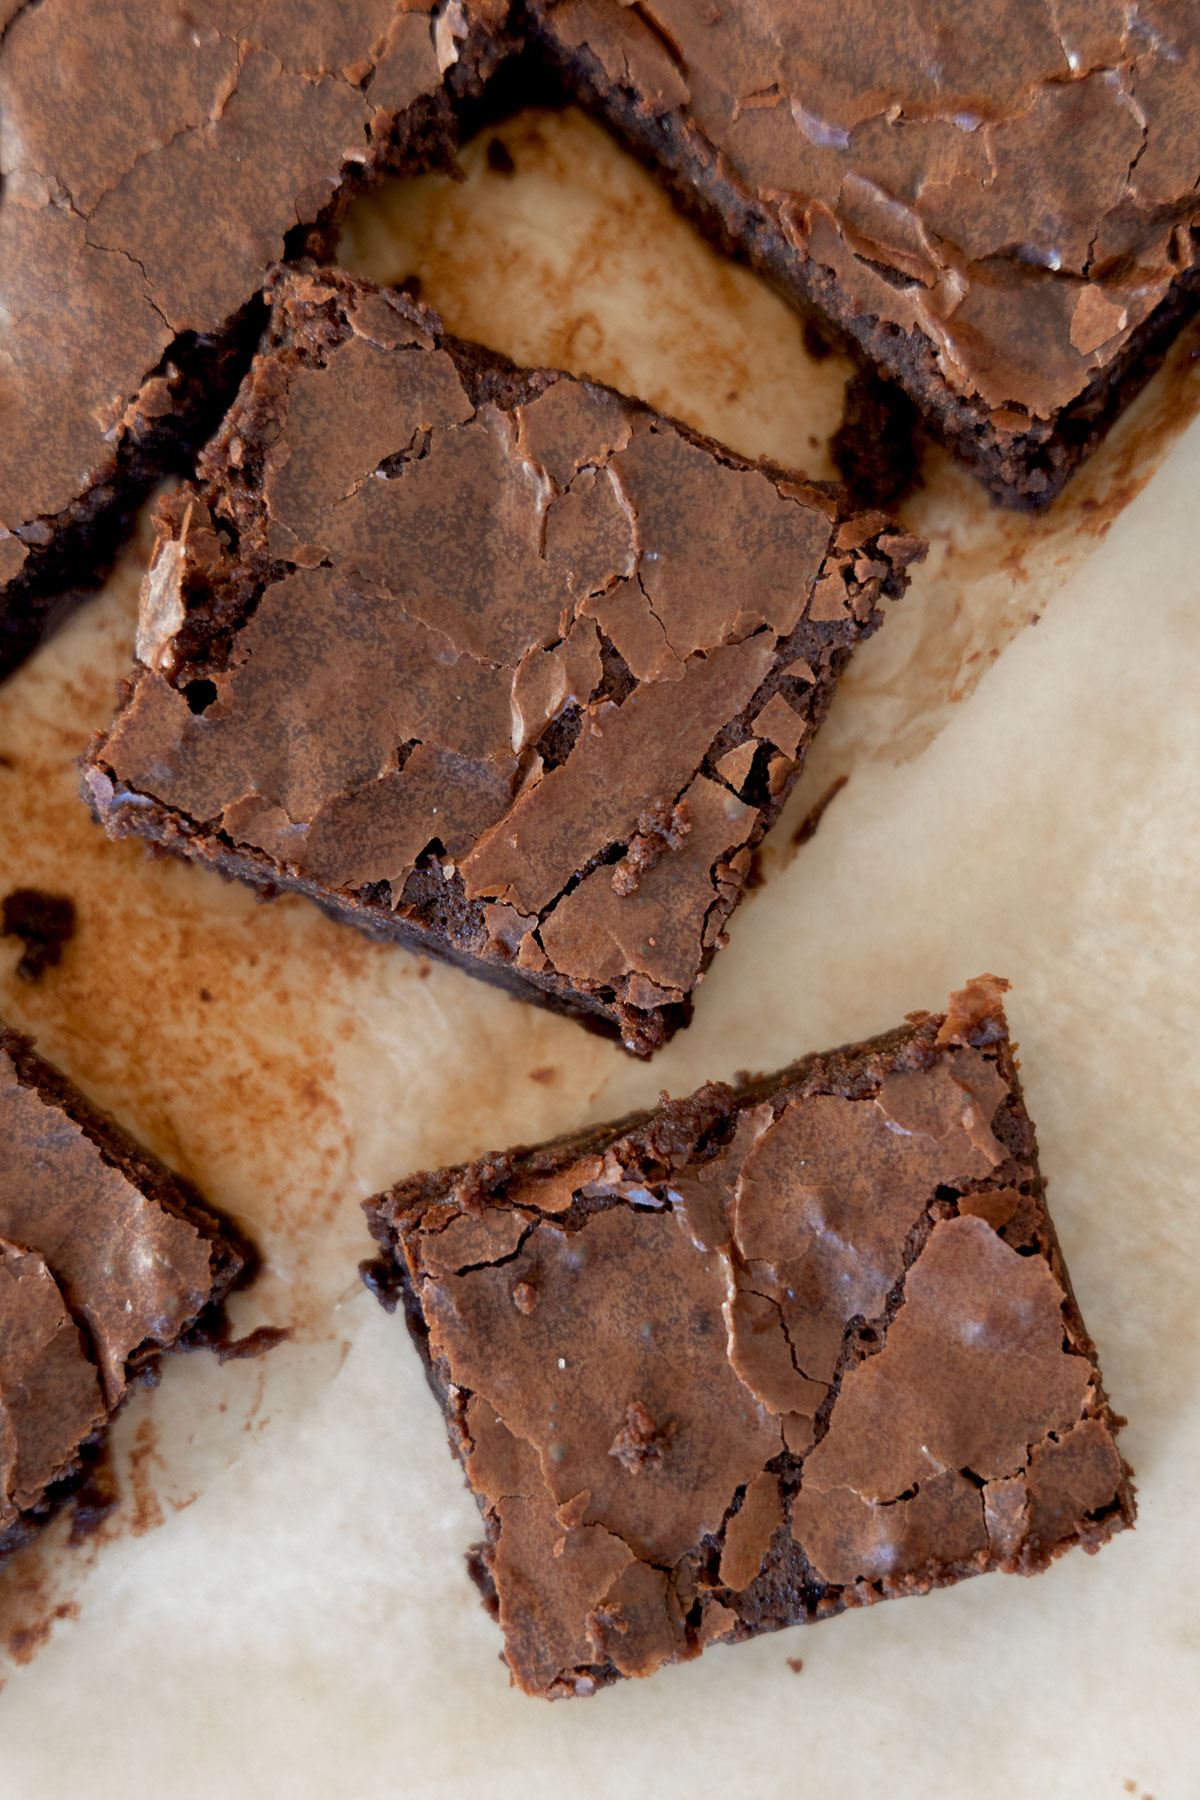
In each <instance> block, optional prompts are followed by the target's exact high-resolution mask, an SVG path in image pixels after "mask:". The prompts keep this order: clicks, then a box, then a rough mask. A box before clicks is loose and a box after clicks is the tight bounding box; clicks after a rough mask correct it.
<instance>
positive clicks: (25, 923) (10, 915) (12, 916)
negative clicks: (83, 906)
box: [4, 888, 75, 981]
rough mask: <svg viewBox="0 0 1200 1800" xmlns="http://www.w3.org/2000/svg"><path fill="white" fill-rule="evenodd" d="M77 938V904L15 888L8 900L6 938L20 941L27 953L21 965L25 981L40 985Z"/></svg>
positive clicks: (60, 896) (62, 897)
mask: <svg viewBox="0 0 1200 1800" xmlns="http://www.w3.org/2000/svg"><path fill="white" fill-rule="evenodd" d="M74 934H75V902H74V901H73V900H71V899H70V898H69V897H68V896H67V895H66V894H46V893H43V891H42V889H41V888H14V889H13V891H12V893H11V894H6V895H5V897H4V936H5V937H17V938H20V939H21V942H22V943H23V944H24V946H25V953H24V955H23V956H22V958H21V960H20V962H19V963H18V964H17V974H18V975H19V976H20V977H21V979H22V981H37V980H39V979H40V977H41V976H42V975H44V974H45V972H46V970H47V969H52V968H55V967H56V966H57V964H58V963H59V962H61V960H62V953H63V945H64V944H66V943H67V942H68V941H69V939H70V938H72V937H73V936H74Z"/></svg>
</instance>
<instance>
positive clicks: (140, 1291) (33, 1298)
mask: <svg viewBox="0 0 1200 1800" xmlns="http://www.w3.org/2000/svg"><path fill="white" fill-rule="evenodd" d="M33 1060H34V1059H33V1058H32V1057H31V1056H30V1054H29V1046H28V1044H27V1043H26V1042H25V1040H23V1039H20V1038H17V1037H15V1036H14V1035H13V1034H11V1033H8V1032H6V1031H4V1029H3V1027H2V1026H0V1533H2V1532H3V1530H4V1527H5V1525H6V1524H7V1523H8V1522H9V1519H10V1516H11V1514H12V1512H13V1510H14V1509H16V1510H23V1509H25V1508H27V1507H28V1506H29V1505H31V1504H32V1503H33V1500H34V1499H36V1498H37V1497H38V1496H39V1495H40V1492H41V1490H42V1489H44V1488H45V1487H46V1485H47V1484H48V1483H49V1481H51V1480H52V1479H54V1477H55V1475H56V1474H59V1473H61V1472H62V1470H63V1468H64V1467H65V1466H66V1465H68V1464H69V1463H70V1461H71V1459H72V1457H73V1455H74V1452H75V1450H76V1449H77V1448H78V1446H79V1444H80V1443H81V1441H82V1440H83V1439H84V1438H86V1437H87V1436H88V1435H89V1433H90V1432H91V1431H92V1429H93V1428H94V1427H95V1426H96V1425H97V1424H99V1423H100V1422H101V1420H102V1419H103V1418H104V1416H105V1414H106V1413H107V1412H109V1411H111V1410H112V1408H113V1407H115V1406H116V1405H117V1403H118V1402H119V1401H120V1399H121V1396H122V1395H123V1393H124V1391H125V1384H126V1377H127V1369H126V1365H127V1363H128V1362H129V1361H130V1359H131V1358H133V1357H135V1355H136V1354H137V1353H138V1352H140V1351H142V1350H145V1349H147V1348H149V1347H153V1346H156V1345H166V1344H169V1343H171V1342H173V1341H174V1340H175V1339H176V1338H177V1337H178V1336H179V1335H180V1333H181V1332H183V1331H184V1330H185V1329H186V1328H187V1326H188V1325H190V1324H191V1323H192V1321H193V1320H194V1319H195V1317H196V1315H197V1314H198V1313H199V1312H200V1311H201V1310H202V1309H203V1307H204V1306H205V1305H206V1303H207V1302H208V1300H209V1299H210V1298H211V1297H212V1294H213V1290H214V1274H213V1263H212V1252H211V1247H210V1244H209V1241H208V1239H206V1238H205V1237H203V1236H202V1235H201V1233H200V1232H199V1231H198V1230H197V1229H196V1227H195V1225H193V1224H191V1223H190V1222H189V1221H188V1220H187V1219H185V1218H183V1217H182V1216H177V1215H176V1214H175V1213H174V1212H172V1211H169V1210H167V1209H166V1208H164V1207H163V1206H161V1205H160V1204H159V1203H158V1202H157V1200H155V1199H152V1198H150V1197H148V1196H147V1195H146V1194H144V1193H142V1192H141V1191H140V1189H139V1188H138V1187H137V1186H135V1185H134V1182H133V1181H132V1179H131V1178H130V1174H129V1173H127V1172H126V1170H125V1169H123V1168H122V1167H121V1166H120V1158H117V1159H116V1160H114V1159H110V1158H109V1157H106V1155H105V1154H104V1152H103V1150H102V1149H101V1147H100V1145H99V1143H97V1142H96V1141H95V1140H94V1138H93V1137H92V1136H90V1135H89V1134H88V1132H87V1131H85V1130H84V1129H83V1127H82V1126H81V1125H80V1124H79V1123H77V1121H76V1120H75V1119H74V1118H72V1117H71V1115H70V1113H69V1112H67V1111H66V1110H64V1108H63V1106H62V1105H61V1104H60V1103H59V1096H58V1095H57V1094H55V1093H50V1092H41V1091H39V1088H38V1086H37V1085H36V1078H35V1076H34V1075H33V1074H32V1073H31V1069H30V1064H31V1062H32V1061H33ZM42 1066H43V1067H44V1065H42ZM56 1079H57V1078H56ZM81 1328H82V1330H81ZM85 1333H86V1336H85V1335H84V1334H85ZM31 1496H32V1498H31Z"/></svg>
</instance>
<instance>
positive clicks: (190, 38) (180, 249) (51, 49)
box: [0, 0, 503, 582]
mask: <svg viewBox="0 0 1200 1800" xmlns="http://www.w3.org/2000/svg"><path fill="white" fill-rule="evenodd" d="M4 10H6V11H7V13H8V14H9V15H10V17H9V19H8V22H7V29H6V30H5V31H4V34H3V39H2V41H0V190H2V192H0V582H3V581H5V580H8V579H11V578H12V577H13V576H14V575H15V574H17V572H18V571H19V569H20V567H21V564H22V562H23V561H24V558H25V556H26V555H27V551H28V547H29V546H31V545H37V544H40V543H43V542H45V541H46V540H47V537H48V527H47V526H46V525H45V523H44V522H43V523H39V520H42V521H44V520H45V519H46V518H47V517H48V516H52V515H54V514H57V513H59V512H60V511H62V510H63V509H64V508H65V507H67V506H68V504H69V503H70V502H71V501H72V500H73V499H74V498H75V496H76V495H78V494H80V493H82V492H83V491H85V490H86V489H87V487H88V486H89V484H90V483H91V482H93V481H96V480H98V479H101V478H103V476H104V475H105V473H106V472H107V471H109V470H110V469H111V467H112V463H113V457H114V454H115V447H116V445H117V443H118V442H119V441H120V440H121V438H122V437H123V436H124V435H125V433H126V432H127V431H129V430H130V429H132V428H133V427H134V426H135V425H136V424H137V422H138V421H139V420H140V419H141V420H145V419H153V418H154V417H155V416H157V415H159V414H162V413H164V412H167V411H169V410H170V406H171V392H172V371H171V370H170V369H169V368H165V367H164V368H163V369H162V370H161V371H159V373H158V374H157V375H155V373H154V372H155V370H156V367H157V365H158V364H159V363H160V360H161V359H162V358H163V355H164V352H165V351H166V350H167V348H168V346H170V345H171V344H172V342H173V340H174V339H176V338H177V337H179V336H180V335H181V334H185V333H206V332H215V331H218V330H219V329H220V328H221V327H222V325H223V324H224V322H225V321H226V319H227V318H228V317H230V316H231V315H233V314H235V313H236V312H237V311H238V310H239V308H241V307H242V306H244V305H245V304H246V302H247V301H248V300H249V299H250V298H251V297H252V296H253V295H254V294H255V293H256V291H257V290H258V289H259V288H260V287H261V285H262V281H263V276H264V272H265V271H266V269H267V268H268V267H269V266H270V264H271V263H272V262H274V261H275V260H277V259H278V258H279V257H280V256H281V255H282V254H283V253H284V239H285V235H286V233H287V232H288V231H289V230H290V229H291V228H292V227H293V226H295V225H296V224H297V222H298V221H303V222H306V223H307V222H310V221H311V220H313V219H314V218H315V217H316V215H317V213H318V212H319V211H320V209H321V207H322V206H323V205H324V203H325V202H326V201H327V200H328V199H329V198H330V196H331V195H332V193H333V191H334V189H335V187H336V185H337V183H338V182H339V180H340V179H341V176H342V174H343V171H344V169H345V167H346V166H347V165H348V164H349V165H353V164H356V163H357V164H362V163H363V162H365V161H367V160H368V159H369V158H370V157H372V156H373V155H374V154H375V153H376V151H377V148H378V145H379V143H380V142H381V141H382V140H383V139H384V138H386V134H387V131H388V130H389V129H390V125H391V122H392V120H393V118H394V117H395V115H396V114H397V113H398V112H400V111H402V110H403V109H405V108H407V107H408V106H410V105H411V104H412V103H413V102H414V101H416V100H417V99H418V98H419V97H420V96H421V95H422V94H425V93H429V92H434V91H436V90H437V89H438V88H439V87H440V86H441V83H442V78H443V73H444V71H445V70H446V69H448V68H449V67H450V66H451V65H452V64H453V62H454V61H455V59H456V57H457V56H458V54H459V44H460V40H461V37H462V34H463V33H464V32H465V31H466V29H467V24H468V12H467V9H466V8H465V7H463V6H462V5H455V6H451V7H450V8H449V9H443V10H442V13H441V16H440V17H439V18H438V19H437V20H436V21H435V20H434V19H433V18H432V17H431V13H432V11H433V0H405V3H404V4H402V5H397V3H396V0H354V4H353V5H346V4H343V3H342V0H267V3H266V4H263V3H262V0H188V4H187V5H184V4H182V3H181V0H41V3H40V4H38V5H36V6H25V7H17V6H12V5H10V6H9V7H8V8H7V9H4ZM497 11H503V8H498V7H497V6H494V5H492V4H491V3H490V0H472V5H471V8H470V13H471V15H472V16H478V15H481V14H490V13H493V12H497ZM3 22H4V11H3V10H0V23H3ZM150 377H153V379H148V378H150ZM143 384H145V385H143ZM14 533H15V534H17V535H12V534H14Z"/></svg>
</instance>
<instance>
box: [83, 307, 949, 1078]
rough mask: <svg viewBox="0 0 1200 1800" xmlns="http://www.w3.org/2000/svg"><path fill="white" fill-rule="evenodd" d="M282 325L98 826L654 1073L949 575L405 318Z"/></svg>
mask: <svg viewBox="0 0 1200 1800" xmlns="http://www.w3.org/2000/svg"><path fill="white" fill-rule="evenodd" d="M274 293H275V305H274V313H273V320H272V326H271V330H270V333H269V335H268V337H267V339H266V341H265V343H264V347H263V349H262V352H261V353H260V355H259V356H258V357H257V358H256V360H255V363H254V366H253V369H252V371H251V373H250V375H249V377H248V379H247V381H246V383H245V384H244V386H243V388H242V390H241V392H240V394H239V396H238V399H237V401H236V403H235V405H234V406H233V408H232V410H231V412H230V413H229V415H228V417H227V418H226V420H225V422H224V424H223V425H222V428H221V430H220V432H219V434H218V436H217V437H216V439H215V440H214V442H213V444H212V445H211V446H210V447H209V448H208V449H207V450H206V451H205V453H204V455H203V457H202V459H201V463H200V474H201V480H200V483H199V485H198V486H193V487H187V488H185V489H183V490H182V491H180V492H179V493H176V494H174V495H172V496H171V497H170V498H169V499H168V500H167V501H166V502H165V503H164V504H163V505H162V507H161V508H160V511H159V514H158V524H159V538H158V543H157V546H156V549H155V553H154V559H153V562H152V564H151V568H150V573H149V575H148V577H147V579H146V582H145V584H144V587H143V596H142V610H141V617H140V623H139V627H138V639H137V648H138V655H139V657H140V659H141V663H142V667H141V668H140V669H139V671H138V673H137V674H136V676H135V677H134V679H133V682H132V685H131V686H130V688H129V689H128V691H127V694H126V697H125V701H124V704H123V706H122V708H121V710H120V712H119V713H118V715H117V718H116V721H115V723H114V724H113V726H112V727H111V728H110V730H108V731H107V732H106V733H104V734H102V735H101V736H100V737H99V738H98V739H97V740H96V742H95V744H94V746H93V748H92V751H91V756H90V763H89V767H88V771H87V775H86V790H87V793H88V795H89V797H90V800H91V803H92V805H93V807H94V809H95V811H96V813H97V815H98V816H99V817H100V818H101V819H102V820H103V822H104V824H105V825H106V826H107V828H108V829H109V831H110V832H111V833H112V834H113V835H116V836H119V835H122V834H123V833H126V832H139V833H141V834H142V835H143V836H146V837H148V838H150V839H151V840H152V841H153V842H155V843H157V844H159V845H161V846H163V847H164V848H166V849H168V850H175V851H178V852H180V853H181V854H183V855H186V856H189V857H191V858H192V859H193V860H194V861H196V862H200V863H207V864H210V865H212V866H214V867H216V868H218V869H219V870H220V871H221V872H222V873H224V874H227V875H236V876H240V877H241V878H242V879H244V880H247V881H250V882H252V883H255V884H257V885H258V886H259V887H270V888H272V889H274V888H277V887H288V888H294V889H296V890H298V891H299V892H302V893H306V894H309V895H311V896H312V897H313V898H314V899H316V900H318V901H320V902H321V904H323V905H324V906H325V907H326V908H327V909H328V910H329V911H330V912H332V913H333V914H334V915H335V916H337V917H339V918H343V919H346V920H349V921H351V922H352V923H354V924H357V925H360V926H362V927H364V928H365V929H367V930H369V931H372V932H374V933H375V934H376V935H378V936H381V937H386V938H390V939H394V940H395V941H397V942H399V943H402V944H405V945H407V946H408V947H409V948H412V949H418V950H423V951H426V952H428V953H430V954H432V955H438V956H444V957H447V958H449V959H450V960H452V961H455V962H457V963H460V964H461V965H462V966H464V967H465V968H468V969H470V970H471V971H472V972H474V973H476V974H481V975H485V976H488V977H490V978H492V979H494V980H497V981H500V982H501V983H503V984H504V985H506V986H509V987H511V988H513V989H514V990H515V991H516V992H518V993H520V994H522V995H523V996H524V997H525V998H527V999H534V1000H538V1001H541V1002H542V1003H543V1004H546V1005H550V1006H554V1007H557V1008H559V1009H560V1010H565V1011H568V1012H572V1013H575V1014H578V1015H581V1016H583V1017H585V1018H587V1019H589V1020H591V1021H592V1022H593V1023H595V1024H597V1025H598V1026H600V1027H601V1028H603V1029H606V1030H608V1031H611V1032H619V1033H620V1034H621V1036H622V1038H623V1041H624V1042H625V1044H626V1045H627V1047H628V1048H629V1049H630V1050H633V1051H635V1052H637V1053H639V1054H643V1055H646V1054H649V1053H650V1052H652V1051H653V1050H655V1049H657V1048H658V1047H659V1046H660V1045H661V1044H662V1043H664V1042H665V1041H666V1039H667V1038H668V1037H669V1036H670V1034H671V1033H672V1032H673V1031H674V1030H675V1029H676V1028H677V1027H678V1026H679V1025H681V1024H683V1023H685V1022H686V1020H687V1019H688V1017H689V1016H690V1011H691V1004H692V993H693V990H694V989H695V987H696V985H697V983H698V982H699V981H700V979H701V978H702V976H703V973H704V970H705V968H706V967H707V965H708V963H709V962H710V960H711V958H712V955H713V953H714V951H715V950H716V949H717V948H718V947H719V946H720V945H721V943H722V942H723V941H724V928H725V923H726V921H727V919H728V917H729V914H730V913H731V912H732V910H733V908H734V906H735V905H736V903H737V901H738V899H739V897H740V895H741V892H742V887H743V884H744V881H745V877H746V873H747V870H748V869H749V866H750V858H751V853H752V851H753V849H754V846H755V845H756V844H757V842H758V840H759V839H760V837H761V836H762V834H763V832H764V831H765V830H766V829H767V827H768V826H769V825H770V823H771V822H772V820H773V819H774V818H775V816H776V814H777V813H778V811H779V809H780V807H781V806H782V805H783V802H784V799H785V798H786V796H787V793H788V791H789V789H790V788H791V786H792V783H793V782H794V780H795V778H796V775H797V773H798V771H799V769H800V767H801V764H802V762H803V759H804V755H805V751H806V748H807V745H808V743H809V742H810V740H811V738H812V735H813V732H814V731H815V730H816V728H817V726H818V725H819V724H820V722H821V720H822V718H823V717H824V715H825V712H826V710H827V708H828V705H829V702H830V699H831V697H832V694H833V691H834V688H835V686H836V683H837V679H838V676H839V674H840V673H841V670H842V669H843V668H844V666H845V663H846V659H847V657H848V656H849V654H850V651H851V650H852V648H853V647H854V645H855V644H856V643H857V642H859V641H860V640H861V639H862V638H864V637H867V636H869V635H870V634H871V632H873V631H874V630H875V628H876V627H877V625H878V624H879V623H880V621H881V617H882V615H881V613H880V610H879V602H880V597H881V595H884V594H889V595H895V594H897V593H898V592H899V591H900V590H901V588H902V586H903V584H904V579H905V576H904V569H905V566H906V565H907V563H908V562H909V561H911V560H912V559H913V558H914V557H916V556H918V555H920V554H922V553H923V546H922V545H921V544H920V542H919V540H917V539H914V538H912V537H910V536H907V535H905V534H904V533H903V532H901V531H900V530H899V529H898V528H897V527H895V526H893V525H891V524H889V522H888V521H887V520H886V519H885V518H884V517H883V515H881V514H879V513H861V512H854V511H849V510H847V509H846V508H845V507H844V505H843V503H842V500H841V499H840V497H839V495H838V494H837V492H835V491H833V490H827V489H823V488H819V487H814V486H812V485H810V484H807V483H805V482H804V481H803V479H802V478H801V477H799V476H796V475H792V474H789V473H787V472H786V471H784V470H780V469H777V468H774V467H768V466H766V465H763V464H754V463H750V462H747V461H745V460H744V459H743V458H741V457H737V456H735V455H734V454H733V453H732V452H731V451H728V450H724V449H722V448H721V447H720V446H718V445H716V444H713V443H711V442H710V441H709V440H707V439H704V438H701V437H699V436H698V435H697V434H696V433H695V432H692V431H689V430H687V429H686V428H685V427H683V426H681V425H678V424H676V423H674V422H673V421H671V420H669V419H665V418H663V417H661V416H660V415H658V414H656V413H653V412H651V411H650V410H649V409H648V408H647V407H645V406H642V405H640V404H638V403H637V402H636V401H632V400H627V399H624V398H623V397H621V396H620V395H618V394H615V393H614V392H612V390H611V389H608V388H603V387H599V386H597V385H596V384H595V383H591V382H586V381H580V380H575V379H573V378H572V377H570V376H567V375H563V374H560V373H558V372H557V371H555V370H552V369H516V368H514V367H513V366H512V365H511V364H509V363H507V362H505V361H504V360H503V359H501V358H499V357H497V356H495V355H493V354H491V353H489V352H488V351H485V350H482V349H480V348H478V347H477V346H473V345H469V344H464V343H460V342H458V341H456V340H455V339H453V338H451V337H448V336H446V335H445V334H444V333H443V332H442V330H441V326H440V321H439V320H438V319H437V317H436V315H435V314H434V313H432V312H430V311H428V310H427V309H425V308H423V307H421V306H420V305H418V304H417V303H415V302H413V301H412V300H410V299H408V298H407V297H406V296H404V295H400V294H394V293H384V292H381V291H380V290H379V289H378V288H376V287H374V286H373V285H372V284H371V283H369V282H364V281H359V280H355V279H354V278H352V277H350V276H348V275H345V274H341V273H338V272H336V271H318V272H315V273H313V272H310V273H297V272H292V273H286V274H281V275H280V277H279V278H278V280H277V282H276V285H275V289H274Z"/></svg>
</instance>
